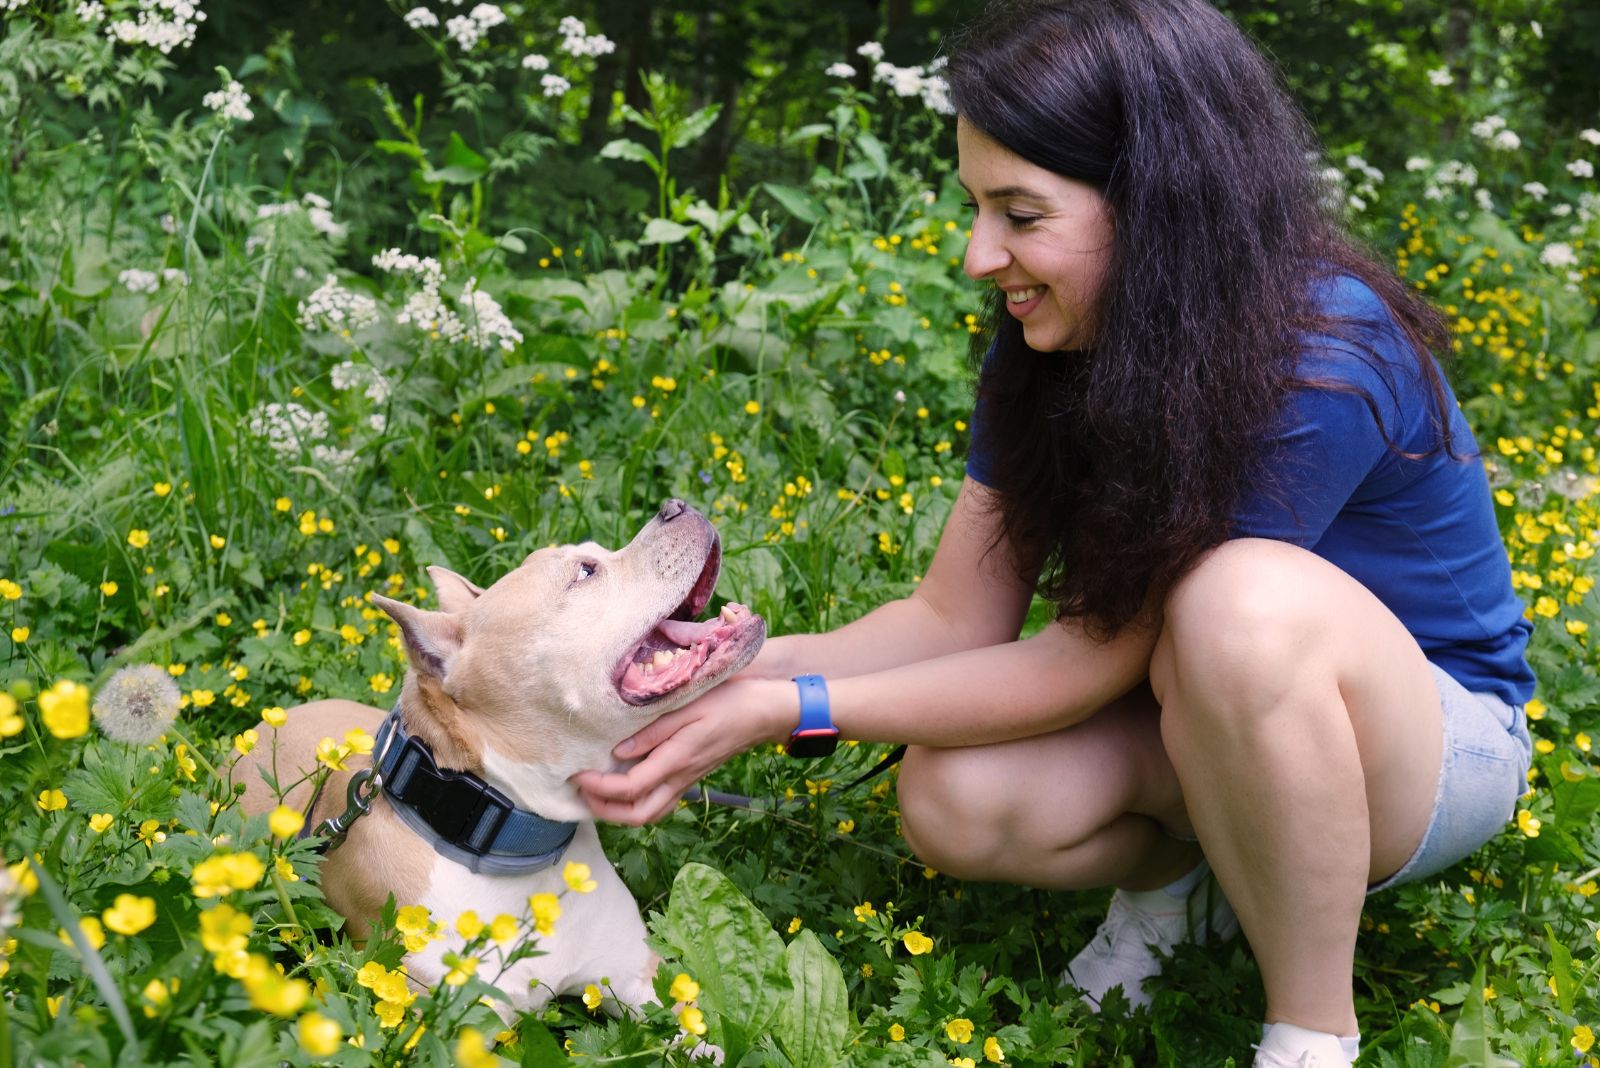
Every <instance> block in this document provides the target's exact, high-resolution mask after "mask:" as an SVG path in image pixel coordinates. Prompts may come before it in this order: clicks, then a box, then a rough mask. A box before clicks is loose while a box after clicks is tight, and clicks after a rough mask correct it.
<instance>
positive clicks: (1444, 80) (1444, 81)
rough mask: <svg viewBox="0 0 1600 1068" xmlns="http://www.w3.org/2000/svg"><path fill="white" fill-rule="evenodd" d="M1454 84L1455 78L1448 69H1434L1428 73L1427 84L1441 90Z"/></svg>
mask: <svg viewBox="0 0 1600 1068" xmlns="http://www.w3.org/2000/svg"><path fill="white" fill-rule="evenodd" d="M1454 83H1455V76H1454V75H1452V74H1451V73H1450V68H1449V67H1435V68H1434V69H1433V70H1430V71H1429V72H1428V84H1429V85H1434V86H1438V87H1439V88H1441V89H1443V88H1444V87H1445V86H1448V85H1452V84H1454Z"/></svg>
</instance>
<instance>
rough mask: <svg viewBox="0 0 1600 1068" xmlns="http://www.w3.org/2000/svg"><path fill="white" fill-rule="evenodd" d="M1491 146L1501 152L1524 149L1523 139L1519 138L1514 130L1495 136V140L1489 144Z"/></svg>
mask: <svg viewBox="0 0 1600 1068" xmlns="http://www.w3.org/2000/svg"><path fill="white" fill-rule="evenodd" d="M1489 146H1490V147H1491V148H1495V149H1498V150H1500V151H1501V152H1515V151H1516V150H1517V149H1519V148H1521V147H1522V138H1520V137H1518V136H1517V135H1516V133H1515V132H1514V131H1512V130H1501V131H1500V132H1499V133H1497V134H1495V135H1494V139H1493V140H1491V141H1490V142H1489Z"/></svg>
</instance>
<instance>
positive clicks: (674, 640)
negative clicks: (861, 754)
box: [239, 501, 766, 1009]
mask: <svg viewBox="0 0 1600 1068" xmlns="http://www.w3.org/2000/svg"><path fill="white" fill-rule="evenodd" d="M721 556H722V554H721V547H720V543H719V541H718V538H717V534H716V531H715V530H714V529H713V528H712V526H711V524H710V523H709V522H708V521H707V520H706V519H705V517H704V516H702V515H700V514H699V513H698V512H696V511H694V510H693V509H692V508H690V507H689V506H687V505H686V504H684V503H683V502H681V501H668V502H667V503H666V505H665V506H663V507H662V509H661V511H660V513H659V514H658V515H656V517H655V518H654V519H652V520H651V521H650V522H649V523H648V524H646V526H645V527H644V529H643V530H641V531H640V532H639V534H638V535H637V536H636V537H635V538H634V539H633V541H632V542H630V543H629V544H628V545H627V547H625V548H623V549H621V550H619V551H616V552H609V551H607V550H605V549H603V548H601V547H600V546H598V545H595V544H592V543H585V544H582V545H569V546H563V547H559V548H549V549H541V550H539V551H538V552H535V553H533V554H532V555H530V556H529V557H528V558H527V559H526V560H524V561H523V562H522V564H521V565H520V566H519V567H517V568H516V569H515V570H513V571H512V572H510V573H509V574H507V575H505V576H504V577H502V578H501V579H500V580H499V581H497V582H496V583H495V584H494V585H492V586H490V587H489V588H488V589H480V588H479V587H477V586H474V585H473V584H472V583H470V582H468V581H467V580H466V579H464V578H462V577H461V576H459V575H457V574H455V573H453V572H451V571H447V570H445V569H444V568H440V567H430V568H429V569H428V572H429V574H430V575H431V576H432V578H433V580H434V582H435V584H436V586H437V593H438V603H439V611H426V610H424V609H420V608H416V607H413V606H411V605H406V604H401V603H399V602H397V601H392V600H389V599H388V598H385V597H377V596H374V597H373V603H374V604H376V605H378V606H379V607H381V608H382V609H383V610H384V611H385V612H387V613H388V614H389V615H390V616H391V617H392V618H393V619H394V621H395V622H396V623H397V624H399V627H400V633H401V635H402V637H403V639H404V643H405V648H406V652H407V655H408V658H409V661H410V670H409V671H408V672H407V674H406V677H405V681H404V683H403V685H402V687H401V692H400V698H399V704H398V707H399V709H400V712H401V717H402V720H403V723H404V728H405V730H406V731H407V732H409V734H410V735H411V736H413V737H414V738H416V739H418V740H420V741H422V742H424V743H426V745H427V746H428V747H429V748H431V750H432V753H433V758H434V760H435V762H436V763H437V765H438V767H439V768H441V769H451V770H453V771H457V772H470V773H471V774H472V775H475V776H478V777H479V778H480V779H481V780H483V781H484V782H486V783H488V784H489V785H490V786H492V787H494V788H495V789H497V790H498V791H500V793H501V794H503V795H505V797H507V798H509V799H511V800H512V801H513V802H514V803H515V804H516V805H517V806H518V807H520V808H522V809H526V810H528V811H530V812H533V813H537V814H538V815H539V816H542V817H544V818H546V819H548V820H555V821H573V822H576V823H577V827H576V830H575V832H573V836H572V839H571V843H570V845H568V846H567V848H566V850H565V853H564V855H563V856H562V857H561V859H560V860H559V861H557V862H555V863H553V864H552V865H551V866H550V867H547V868H545V869H544V870H541V871H538V872H534V873H532V874H521V875H495V874H487V873H484V872H474V871H472V870H470V869H469V868H468V867H467V866H465V865H463V864H462V863H459V862H457V861H456V860H452V859H450V858H449V857H448V856H446V855H444V854H442V853H441V852H438V851H436V850H435V849H434V848H430V845H431V843H430V841H429V839H428V837H426V836H424V835H419V834H418V833H417V831H416V830H415V829H414V827H415V826H416V825H415V822H414V820H413V821H412V822H409V823H408V821H407V819H405V818H402V815H403V813H402V811H401V808H399V807H397V806H396V805H395V804H393V803H392V802H391V801H390V799H389V798H388V797H387V796H385V794H383V793H379V794H378V795H377V796H376V797H375V798H374V800H373V804H372V808H371V811H370V812H369V813H368V814H367V815H365V816H364V817H362V818H360V819H359V820H357V821H356V823H355V825H354V826H353V827H352V828H351V830H350V832H349V835H348V837H347V838H346V839H345V841H344V843H343V844H342V845H340V846H338V847H337V848H335V849H333V850H332V851H331V852H329V853H328V855H327V857H326V860H325V861H324V863H323V866H322V889H323V893H324V894H325V895H326V897H327V899H328V902H329V903H330V904H331V905H332V906H333V907H334V908H335V909H336V910H337V911H338V912H340V913H341V914H342V915H344V917H345V918H346V919H347V920H348V921H349V930H350V932H351V934H352V935H353V936H354V937H356V938H358V939H359V938H362V937H364V936H365V935H366V933H367V932H368V930H369V925H370V924H372V923H373V922H374V921H376V920H377V919H378V918H379V915H380V913H381V912H382V910H383V907H384V904H385V902H386V901H387V899H388V897H389V895H390V894H393V895H394V898H395V902H396V903H397V904H398V905H412V904H417V905H425V906H427V908H428V910H429V913H430V914H431V916H432V917H433V918H434V919H435V920H437V921H439V922H440V924H441V925H442V926H444V927H446V928H447V929H448V930H450V934H449V935H448V936H447V937H445V938H441V939H439V940H437V941H434V942H432V943H431V944H430V945H429V946H428V947H427V948H426V949H424V950H422V951H421V952H419V953H413V954H409V955H408V956H407V960H406V966H407V970H408V972H409V973H410V974H411V975H412V976H413V977H414V978H415V979H416V980H418V981H419V982H421V983H424V984H427V985H429V986H431V985H433V984H434V983H436V982H437V981H438V980H439V979H440V978H442V977H443V976H444V974H445V973H446V971H448V968H447V967H446V966H445V965H444V963H443V961H442V957H443V955H444V954H445V953H446V952H448V951H454V950H458V949H459V948H460V947H461V946H462V944H463V941H462V940H461V939H460V938H459V937H458V936H456V935H455V934H454V931H453V926H452V924H453V921H454V920H455V918H456V917H457V916H459V915H460V914H461V913H463V912H465V911H467V910H472V911H474V912H476V913H477V914H478V915H479V916H480V917H482V918H483V919H484V921H485V922H487V921H488V920H490V919H492V918H493V917H495V916H496V915H499V914H502V913H506V914H510V915H512V916H516V917H519V918H522V917H526V916H527V915H528V912H529V904H528V898H529V896H530V895H531V894H534V893H539V892H551V893H556V892H560V891H562V890H563V889H564V883H563V881H562V870H563V867H564V866H565V864H566V863H567V862H568V861H578V862H581V863H584V864H587V865H588V866H589V868H590V870H591V872H592V877H593V878H594V879H595V880H596V881H597V882H598V884H599V885H598V887H597V888H596V889H595V890H594V891H593V892H591V893H587V894H572V893H569V894H567V895H566V896H565V897H564V898H563V901H562V908H563V911H562V915H561V919H560V921H559V922H558V923H557V924H556V927H555V933H554V934H552V935H548V936H545V937H543V938H541V939H540V940H539V948H540V949H541V950H543V951H544V954H543V955H541V956H535V957H532V958H529V959H525V960H522V961H519V962H517V963H515V964H513V965H512V966H511V967H509V968H507V969H506V970H505V971H504V972H503V973H501V974H499V975H495V974H493V973H492V971H491V972H489V973H488V974H485V973H484V971H480V978H483V979H486V980H487V981H489V982H491V983H494V984H495V985H496V986H498V987H499V988H500V989H501V990H502V991H504V992H505V994H506V995H507V997H508V998H509V999H510V1001H511V1004H512V1006H514V1007H515V1008H517V1009H537V1008H539V1007H540V1006H542V1005H543V1004H544V1003H545V1002H546V1001H547V1000H548V999H549V998H550V997H552V996H555V995H559V994H569V993H576V992H579V991H581V990H582V989H583V987H584V986H585V985H586V984H589V983H597V984H598V983H600V982H601V980H602V978H604V979H606V980H609V983H610V989H611V990H612V991H613V992H614V994H615V995H616V998H617V999H618V1000H619V1001H621V1002H623V1003H625V1004H630V1005H638V1004H643V1003H645V1002H647V1001H650V1000H653V998H654V994H653V992H652V989H651V979H652V977H653V975H654V972H655V967H656V960H655V958H654V956H653V954H652V953H651V952H650V950H649V949H648V948H647V947H646V945H645V929H644V924H643V922H642V921H641V919H640V917H639V909H638V906H637V904H636V903H635V902H634V900H633V898H632V896H631V895H630V894H629V892H628V890H627V888H626V887H625V886H624V885H623V883H622V880H621V879H620V878H619V877H618V875H617V873H616V870H615V869H614V868H613V867H612V866H611V864H610V863H609V862H608V861H607V860H606V858H605V855H604V854H603V853H602V852H601V849H600V841H599V837H598V836H597V834H596V832H595V827H594V823H593V821H592V818H591V817H590V815H589V812H588V809H587V808H586V806H585V805H584V803H583V801H582V800H581V799H580V798H579V796H578V794H577V791H576V790H575V789H574V788H573V787H572V786H571V785H570V784H569V783H568V781H567V780H568V778H569V777H570V776H571V775H573V774H574V773H576V772H578V771H581V770H584V769H587V768H614V767H615V766H616V765H615V762H614V761H613V760H612V757H611V750H612V748H613V747H614V746H615V745H616V744H617V743H618V742H620V741H621V740H622V739H623V738H626V737H628V736H629V735H631V734H633V733H634V732H635V731H638V730H639V729H641V728H642V727H644V726H645V725H646V724H648V723H649V722H651V721H652V720H653V719H655V718H656V717H657V716H659V715H662V714H664V713H666V712H669V711H671V710H672V709H675V708H677V707H679V706H681V705H683V704H686V703H687V702H688V701H690V700H692V699H693V698H694V697H696V696H698V695H699V694H701V693H703V692H704V691H705V690H707V689H708V688H710V687H712V686H714V685H716V684H717V683H718V682H720V681H721V680H723V679H724V678H726V677H727V676H729V675H731V674H733V673H734V672H735V671H737V670H739V669H740V668H742V667H743V666H744V665H745V664H747V663H749V661H750V659H751V658H752V657H753V656H755V654H756V652H757V651H758V650H759V649H760V647H761V643H762V641H763V639H764V638H765V636H766V624H765V623H764V622H763V621H762V619H761V618H760V617H759V616H756V615H754V614H753V613H751V611H750V610H749V609H748V608H745V607H744V606H742V605H733V604H730V605H728V606H726V607H724V608H723V610H722V612H721V614H720V616H718V617H716V618H713V619H711V620H708V621H706V622H703V623H695V622H691V621H690V620H692V619H693V618H694V617H695V616H697V615H699V614H700V613H701V612H702V611H703V610H704V609H705V607H706V605H707V604H708V603H709V601H710V599H711V593H712V590H713V588H714V587H715V586H716V581H717V574H718V571H719V569H720V564H721ZM384 716H385V713H384V712H383V711H380V710H379V709H376V708H371V707H368V706H365V705H361V704H358V703H356V702H354V701H340V700H327V701H315V702H312V703H310V704H306V705H301V706H299V707H297V708H293V709H291V710H289V713H288V721H287V723H285V724H284V726H283V727H281V728H279V729H277V730H276V731H274V730H273V729H272V728H271V727H269V726H267V725H266V724H262V725H260V726H259V727H258V728H257V730H258V731H259V732H260V738H261V740H260V742H259V744H258V745H257V746H256V748H255V749H254V750H253V751H252V753H251V754H250V755H249V756H248V757H247V758H245V759H244V760H243V761H241V767H240V769H239V771H240V773H241V780H242V781H243V782H244V783H245V784H246V793H245V796H244V804H245V808H246V810H247V811H249V812H252V813H256V812H265V811H269V810H270V809H272V808H273V806H275V805H277V804H278V803H279V801H278V798H277V797H276V796H275V795H274V793H273V791H272V789H271V788H270V787H269V786H268V783H267V779H266V776H267V775H268V774H270V775H272V776H273V777H274V778H275V779H276V781H277V782H279V783H283V784H288V783H293V782H297V781H298V780H300V779H301V778H302V777H303V776H304V775H305V774H306V773H307V772H309V771H310V770H312V769H313V768H314V767H315V766H316V758H315V754H316V749H317V745H318V742H319V741H320V740H321V739H323V738H325V737H332V738H335V739H339V738H342V737H343V736H344V734H345V732H346V731H348V730H350V729H351V728H354V727H361V728H363V729H364V730H366V731H367V732H368V733H370V734H377V733H379V727H380V724H381V723H382V722H383V720H384ZM274 763H275V765H276V767H275V770H274ZM349 763H350V771H347V772H336V773H334V774H333V775H332V776H331V777H330V779H329V781H328V782H327V784H326V786H325V787H324V789H323V790H322V792H321V794H320V796H319V797H318V799H317V802H316V807H315V811H314V812H312V813H310V814H309V820H308V825H311V826H314V825H315V823H316V822H318V821H321V820H323V819H325V818H327V817H329V816H336V815H338V814H339V813H341V812H342V811H343V810H344V807H345V802H346V787H347V785H348V782H349V779H350V776H351V775H352V774H354V773H355V772H357V771H360V770H362V769H363V768H364V767H366V766H367V764H368V761H367V760H366V759H365V758H354V757H353V758H351V759H350V761H349ZM310 794H311V788H310V786H309V784H301V785H300V786H298V787H297V788H296V789H294V790H291V791H290V792H289V794H288V796H287V797H286V798H284V800H283V803H284V804H287V805H289V806H291V807H295V808H298V809H301V810H302V811H303V810H304V808H305V806H306V804H307V803H308V802H309V801H310Z"/></svg>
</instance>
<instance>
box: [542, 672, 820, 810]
mask: <svg viewBox="0 0 1600 1068" xmlns="http://www.w3.org/2000/svg"><path fill="white" fill-rule="evenodd" d="M799 720H800V698H799V695H798V693H797V692H796V691H795V687H794V684H793V683H792V682H790V681H789V680H787V679H784V680H774V679H760V678H746V677H744V676H743V675H740V676H737V677H735V678H732V679H729V680H728V681H727V682H724V683H723V684H722V685H720V686H718V687H716V688H715V689H713V690H711V691H710V692H708V693H707V694H706V695H705V696H703V697H700V698H698V699H696V700H694V701H692V702H690V703H689V704H687V705H684V706H683V707H682V708H680V709H678V710H677V711H676V712H668V713H667V714H666V715H664V716H662V717H661V718H660V719H658V720H656V721H655V722H654V723H652V724H650V725H649V726H648V727H646V728H645V729H644V730H642V731H640V732H639V733H638V734H635V735H634V736H633V737H631V738H627V739H624V740H623V741H622V742H621V743H619V744H618V745H617V747H616V748H615V749H614V750H612V756H614V757H616V758H617V759H618V760H638V761H639V762H638V763H637V764H635V765H634V766H633V767H632V768H629V769H628V770H627V771H625V772H602V771H581V772H579V773H578V774H576V775H574V776H573V777H572V782H573V784H574V785H575V786H577V787H578V790H579V792H580V793H581V794H582V795H583V799H584V801H585V802H586V803H587V804H588V806H589V809H590V811H592V812H593V813H594V815H595V818H597V819H602V820H609V821H611V822H612V823H631V824H633V825H635V826H637V825H639V824H644V823H652V822H654V821H656V820H658V819H661V818H662V817H663V816H666V815H667V814H668V813H670V812H672V811H673V809H675V808H676V807H677V805H678V799H679V798H680V797H682V796H683V792H684V790H686V789H688V787H689V786H690V785H691V784H693V783H694V782H696V781H698V780H699V779H701V778H703V777H704V776H705V775H706V774H708V773H709V772H711V771H714V770H715V769H717V768H719V767H721V766H722V765H723V764H724V763H725V762H726V761H727V760H728V759H729V758H730V757H732V756H734V755H735V754H737V753H742V752H744V751H745V750H747V749H751V748H754V747H755V746H758V745H760V744H762V743H763V742H771V741H777V740H779V739H781V738H785V737H787V736H788V734H789V732H790V731H791V730H792V729H793V727H794V725H795V724H796V723H798V722H799Z"/></svg>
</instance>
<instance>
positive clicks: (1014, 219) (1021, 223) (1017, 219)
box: [1006, 212, 1039, 230]
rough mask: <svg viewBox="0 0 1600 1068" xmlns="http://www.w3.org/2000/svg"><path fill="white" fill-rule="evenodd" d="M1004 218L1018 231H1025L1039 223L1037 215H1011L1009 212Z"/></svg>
mask: <svg viewBox="0 0 1600 1068" xmlns="http://www.w3.org/2000/svg"><path fill="white" fill-rule="evenodd" d="M1006 218H1007V219H1010V220H1011V225H1012V226H1015V227H1016V228H1017V229H1018V230H1026V229H1027V228H1028V227H1030V226H1032V225H1033V224H1034V223H1036V222H1038V221H1039V216H1037V215H1012V214H1011V213H1010V212H1007V213H1006Z"/></svg>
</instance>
